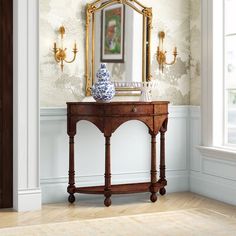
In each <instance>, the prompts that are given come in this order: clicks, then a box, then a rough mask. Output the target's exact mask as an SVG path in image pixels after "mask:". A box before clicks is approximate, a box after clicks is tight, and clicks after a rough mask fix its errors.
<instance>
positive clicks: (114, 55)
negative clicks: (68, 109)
mask: <svg viewBox="0 0 236 236" xmlns="http://www.w3.org/2000/svg"><path fill="white" fill-rule="evenodd" d="M101 18H102V19H101V27H102V29H101V62H108V63H109V62H112V63H123V62H124V55H125V54H124V51H125V45H124V43H125V6H124V5H123V4H116V5H113V6H109V7H107V8H105V9H103V10H102V14H101Z"/></svg>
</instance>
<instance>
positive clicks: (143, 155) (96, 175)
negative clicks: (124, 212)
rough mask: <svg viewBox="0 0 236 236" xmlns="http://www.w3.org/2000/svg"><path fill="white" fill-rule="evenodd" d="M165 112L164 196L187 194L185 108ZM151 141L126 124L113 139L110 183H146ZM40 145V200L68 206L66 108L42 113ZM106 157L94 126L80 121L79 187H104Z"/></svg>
mask: <svg viewBox="0 0 236 236" xmlns="http://www.w3.org/2000/svg"><path fill="white" fill-rule="evenodd" d="M169 112H170V115H169V124H168V132H167V135H166V165H167V179H168V186H167V191H168V192H179V191H188V190H189V161H188V159H189V158H188V157H189V147H188V145H189V141H188V140H189V138H188V137H189V107H188V106H170V109H169ZM150 142H151V139H150V135H149V134H148V129H147V127H146V126H145V125H144V124H143V123H141V122H139V121H129V122H127V123H125V124H123V125H122V126H121V127H119V129H118V130H117V131H116V132H115V133H114V134H113V136H112V138H111V156H112V182H113V183H114V184H116V183H127V182H129V183H132V182H145V181H149V179H150V174H149V173H150V156H151V154H150V153H151V152H150V146H151V145H150ZM40 143H41V148H40V150H41V151H40V153H41V188H42V201H43V203H53V202H61V201H67V197H68V194H67V192H66V187H67V182H68V177H67V176H68V175H67V173H68V150H69V149H68V148H69V145H68V137H67V133H66V109H41V141H40ZM158 144H159V143H158ZM157 147H158V146H157ZM158 155H159V150H158ZM104 156H105V152H104V137H103V134H102V133H101V132H100V131H99V130H98V129H97V128H96V127H95V126H94V125H93V124H91V123H89V122H87V121H81V122H79V123H78V124H77V135H76V138H75V158H76V164H75V166H76V184H77V185H78V186H89V185H90V186H91V185H102V184H104ZM158 166H159V164H158Z"/></svg>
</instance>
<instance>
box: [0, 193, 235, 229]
mask: <svg viewBox="0 0 236 236" xmlns="http://www.w3.org/2000/svg"><path fill="white" fill-rule="evenodd" d="M76 196H77V201H76V202H75V204H73V205H70V204H68V203H67V202H64V203H57V204H48V205H43V207H42V210H41V211H34V212H24V213H18V212H13V211H12V210H1V211H0V228H4V227H14V226H24V225H36V224H45V223H55V222H67V221H75V220H79V219H94V218H106V217H114V216H126V215H136V214H145V213H152V212H167V211H177V210H184V209H192V208H199V209H203V208H206V209H211V210H213V211H216V212H218V213H220V214H224V215H227V216H229V217H233V218H236V206H232V205H228V204H225V203H222V202H219V201H216V200H212V199H209V198H206V197H202V196H200V195H197V194H194V193H189V192H185V193H172V194H167V195H165V196H159V198H158V201H157V202H156V203H151V202H150V201H149V194H148V193H142V194H132V195H117V196H113V197H112V206H111V207H109V208H107V207H104V205H103V197H101V196H98V195H95V196H89V197H88V195H76Z"/></svg>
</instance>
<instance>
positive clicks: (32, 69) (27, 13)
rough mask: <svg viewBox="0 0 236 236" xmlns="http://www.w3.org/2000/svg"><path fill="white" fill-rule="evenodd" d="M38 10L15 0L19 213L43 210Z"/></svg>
mask: <svg viewBox="0 0 236 236" xmlns="http://www.w3.org/2000/svg"><path fill="white" fill-rule="evenodd" d="M38 9H39V7H38V0H13V15H14V17H13V28H14V29H13V34H14V35H13V52H14V53H13V60H14V62H13V94H14V95H13V114H14V116H13V208H14V209H15V210H17V211H28V210H33V209H40V208H41V191H40V176H39V172H40V170H39V166H40V165H39V159H40V154H39V122H40V121H39V116H40V114H39V90H38V88H39V84H38V83H39V79H38V39H39V37H38V32H39V31H38ZM21 189H25V190H24V191H23V192H22V190H21ZM32 189H37V191H36V193H32V191H31V190H32Z"/></svg>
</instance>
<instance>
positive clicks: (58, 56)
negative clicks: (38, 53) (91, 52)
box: [53, 26, 78, 72]
mask: <svg viewBox="0 0 236 236" xmlns="http://www.w3.org/2000/svg"><path fill="white" fill-rule="evenodd" d="M58 32H59V34H60V35H61V45H60V46H59V47H57V43H56V42H54V47H53V52H54V58H55V61H56V62H57V63H60V66H61V71H62V72H63V69H64V62H66V63H72V62H74V61H75V59H76V54H77V52H78V50H77V46H76V42H75V44H74V48H73V50H72V52H73V53H74V57H73V59H72V60H71V61H68V60H67V59H66V58H67V55H66V50H67V48H64V46H63V44H64V42H63V41H64V34H65V32H66V31H65V28H64V26H61V27H60V28H59V30H58Z"/></svg>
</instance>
